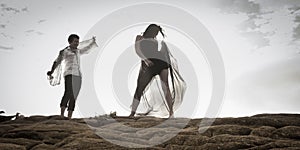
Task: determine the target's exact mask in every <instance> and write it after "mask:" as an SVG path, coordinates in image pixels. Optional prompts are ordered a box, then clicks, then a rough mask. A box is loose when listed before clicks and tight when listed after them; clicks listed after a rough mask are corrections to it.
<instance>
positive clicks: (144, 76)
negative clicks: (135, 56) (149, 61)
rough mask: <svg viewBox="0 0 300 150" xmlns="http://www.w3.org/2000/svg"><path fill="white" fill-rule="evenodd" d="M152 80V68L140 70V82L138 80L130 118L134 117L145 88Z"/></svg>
mask: <svg viewBox="0 0 300 150" xmlns="http://www.w3.org/2000/svg"><path fill="white" fill-rule="evenodd" d="M152 78H153V73H152V71H151V69H150V68H147V67H142V68H141V69H140V72H139V76H138V80H137V87H136V90H135V93H134V98H133V101H132V105H131V114H130V115H129V117H133V116H134V115H135V112H136V110H137V107H138V105H139V103H140V99H141V97H142V94H143V92H144V90H145V88H146V87H147V85H148V84H149V82H150V81H151V80H152Z"/></svg>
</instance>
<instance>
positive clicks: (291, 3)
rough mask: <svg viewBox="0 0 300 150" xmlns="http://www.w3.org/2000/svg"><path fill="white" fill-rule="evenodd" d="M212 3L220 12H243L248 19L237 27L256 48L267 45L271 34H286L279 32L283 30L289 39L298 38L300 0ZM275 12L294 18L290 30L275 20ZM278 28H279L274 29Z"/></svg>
mask: <svg viewBox="0 0 300 150" xmlns="http://www.w3.org/2000/svg"><path fill="white" fill-rule="evenodd" d="M211 4H213V7H217V8H219V9H220V12H221V13H226V14H243V15H246V16H247V17H248V19H246V20H245V21H243V22H241V23H240V24H239V25H238V26H237V27H238V28H239V29H240V33H241V35H242V36H244V37H245V38H248V39H249V41H250V42H251V43H252V44H253V45H254V46H256V47H257V48H262V47H265V46H268V45H269V43H270V37H271V36H280V37H277V38H283V37H284V38H285V37H286V36H282V35H283V34H282V32H286V33H284V35H288V36H289V38H291V40H292V39H293V40H294V41H297V40H299V39H300V15H299V14H300V1H299V0H272V1H270V0H213V1H212V2H211ZM278 13H281V14H282V15H280V14H279V16H280V17H285V19H286V21H287V20H288V19H289V18H295V19H294V22H293V21H292V20H291V23H292V24H295V26H293V27H292V28H293V31H292V32H291V31H290V30H289V29H283V27H282V26H280V25H281V23H280V22H279V21H278V20H275V21H273V20H274V19H277V18H278V17H279V16H277V15H278ZM278 28H280V32H277V29H278ZM283 30H285V31H283ZM277 33H278V34H277ZM266 34H267V36H266ZM294 44H295V43H294Z"/></svg>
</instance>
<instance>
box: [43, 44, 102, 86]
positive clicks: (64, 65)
mask: <svg viewBox="0 0 300 150" xmlns="http://www.w3.org/2000/svg"><path fill="white" fill-rule="evenodd" d="M95 47H98V45H97V43H96V42H93V39H89V40H85V41H82V42H80V43H79V45H78V47H77V50H71V49H70V47H66V48H65V49H63V50H61V51H60V52H59V55H58V57H57V58H56V60H55V62H56V63H58V64H59V65H58V66H57V67H56V68H55V70H54V72H53V74H52V77H50V78H49V82H50V85H52V86H55V85H59V84H60V81H61V75H62V74H63V76H67V75H75V76H81V70H80V56H81V55H82V54H88V53H89V52H90V50H91V49H93V48H95Z"/></svg>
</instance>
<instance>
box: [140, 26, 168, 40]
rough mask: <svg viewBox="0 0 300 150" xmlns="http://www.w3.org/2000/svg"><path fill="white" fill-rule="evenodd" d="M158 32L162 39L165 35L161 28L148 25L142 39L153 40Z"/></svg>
mask: <svg viewBox="0 0 300 150" xmlns="http://www.w3.org/2000/svg"><path fill="white" fill-rule="evenodd" d="M158 32H160V33H161V35H162V36H163V37H165V34H164V33H163V31H162V28H161V27H160V26H158V25H156V24H150V25H149V26H148V27H147V28H146V30H145V32H144V33H143V37H144V38H155V37H156V35H157V33H158Z"/></svg>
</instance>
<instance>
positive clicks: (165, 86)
mask: <svg viewBox="0 0 300 150" xmlns="http://www.w3.org/2000/svg"><path fill="white" fill-rule="evenodd" d="M168 74H169V70H168V69H163V70H162V71H161V72H160V74H159V77H160V80H161V85H162V89H163V91H164V94H165V97H166V100H167V104H168V107H169V117H172V116H173V102H172V97H171V92H170V88H169V82H168Z"/></svg>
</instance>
